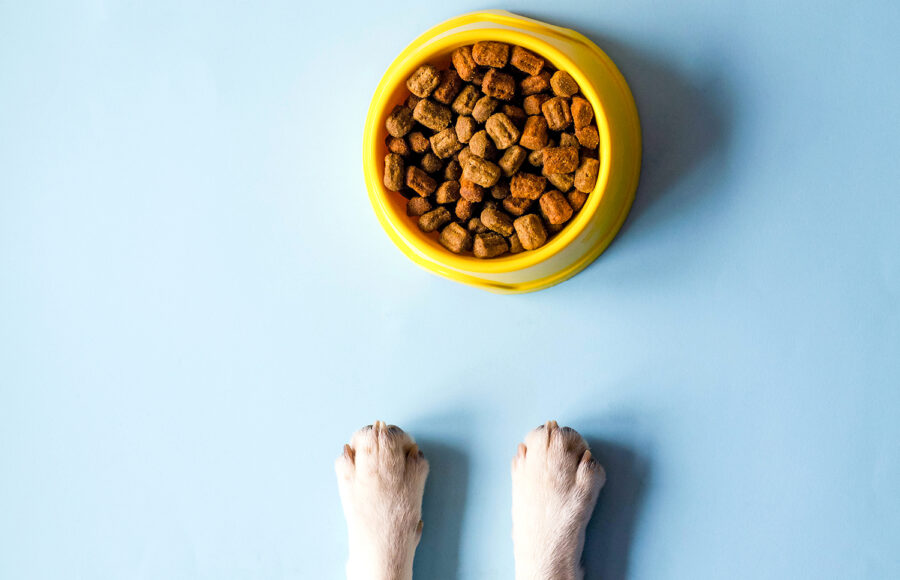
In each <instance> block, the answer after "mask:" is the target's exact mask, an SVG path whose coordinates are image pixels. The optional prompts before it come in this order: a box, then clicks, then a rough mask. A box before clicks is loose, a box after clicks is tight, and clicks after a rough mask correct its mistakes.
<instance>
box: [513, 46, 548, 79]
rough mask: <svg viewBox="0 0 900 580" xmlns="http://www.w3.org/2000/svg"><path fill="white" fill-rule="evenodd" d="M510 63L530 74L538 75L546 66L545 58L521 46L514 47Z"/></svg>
mask: <svg viewBox="0 0 900 580" xmlns="http://www.w3.org/2000/svg"><path fill="white" fill-rule="evenodd" d="M509 63H510V64H511V65H513V66H514V67H516V68H517V69H519V70H520V71H522V72H524V73H528V74H529V75H536V74H538V73H540V72H541V69H542V68H544V59H542V58H541V57H539V56H538V55H536V54H534V53H533V52H531V51H530V50H526V49H524V48H522V47H521V46H514V47H513V49H512V55H511V56H510V58H509Z"/></svg>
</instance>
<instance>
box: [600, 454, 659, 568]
mask: <svg viewBox="0 0 900 580" xmlns="http://www.w3.org/2000/svg"><path fill="white" fill-rule="evenodd" d="M588 444H589V445H590V447H591V453H592V454H593V455H594V457H596V458H597V460H598V461H599V462H600V464H601V465H603V467H604V469H606V485H605V486H604V487H603V490H602V491H601V492H600V499H599V500H598V501H597V507H596V509H595V510H594V515H593V517H592V518H591V521H590V523H589V524H588V528H587V535H586V539H585V544H584V578H585V580H600V579H602V580H624V579H626V578H627V577H628V567H629V563H630V555H631V547H632V543H633V541H634V535H635V531H636V524H637V520H638V517H639V515H640V511H641V503H642V501H643V499H644V494H645V492H646V490H647V486H648V483H649V481H650V479H649V478H650V467H649V463H648V461H647V460H646V459H645V458H643V457H641V456H639V455H638V454H637V453H635V452H634V451H632V450H631V449H629V448H627V447H624V446H622V445H620V444H617V443H611V442H608V441H603V440H592V439H590V438H588Z"/></svg>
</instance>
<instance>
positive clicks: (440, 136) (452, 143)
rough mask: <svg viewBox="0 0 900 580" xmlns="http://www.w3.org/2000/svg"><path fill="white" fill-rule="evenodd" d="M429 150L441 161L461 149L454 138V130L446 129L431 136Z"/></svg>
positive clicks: (461, 146)
mask: <svg viewBox="0 0 900 580" xmlns="http://www.w3.org/2000/svg"><path fill="white" fill-rule="evenodd" d="M429 141H431V150H432V151H434V154H435V155H437V156H438V157H440V158H441V159H446V158H448V157H450V156H451V155H453V154H454V153H456V152H457V151H459V150H460V149H462V148H463V144H462V143H460V142H459V139H458V138H457V137H456V130H455V129H451V128H450V127H447V128H446V129H444V130H443V131H441V132H440V133H435V134H434V135H432V136H431V139H429Z"/></svg>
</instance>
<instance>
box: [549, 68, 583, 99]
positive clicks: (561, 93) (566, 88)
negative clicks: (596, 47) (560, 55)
mask: <svg viewBox="0 0 900 580" xmlns="http://www.w3.org/2000/svg"><path fill="white" fill-rule="evenodd" d="M550 88H551V89H553V94H554V95H556V96H557V97H571V96H572V95H574V94H575V93H577V92H578V83H576V82H575V79H573V78H572V75H570V74H569V73H567V72H566V71H563V70H558V71H556V72H555V73H553V76H552V77H550Z"/></svg>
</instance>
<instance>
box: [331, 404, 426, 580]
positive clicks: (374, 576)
mask: <svg viewBox="0 0 900 580" xmlns="http://www.w3.org/2000/svg"><path fill="white" fill-rule="evenodd" d="M335 470H336V471H337V476H338V488H339V490H340V494H341V504H342V505H343V506H344V516H345V517H346V519H347V531H348V533H349V544H350V557H349V559H348V561H347V579H348V580H411V578H412V568H413V556H414V555H415V552H416V546H417V545H418V544H419V538H420V537H421V535H422V493H423V491H424V489H425V478H426V477H427V476H428V461H426V460H425V457H424V455H423V454H422V452H421V451H419V448H418V446H416V444H415V442H414V441H413V439H412V437H410V436H409V435H408V434H407V433H405V432H404V431H403V430H402V429H400V428H399V427H396V426H394V425H385V424H384V423H383V422H381V421H376V422H375V424H374V425H369V426H367V427H363V428H362V429H360V430H359V431H357V432H356V433H355V434H354V435H353V438H352V439H351V441H350V444H349V445H345V446H344V453H343V454H342V455H341V456H340V457H338V459H337V461H336V463H335Z"/></svg>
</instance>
